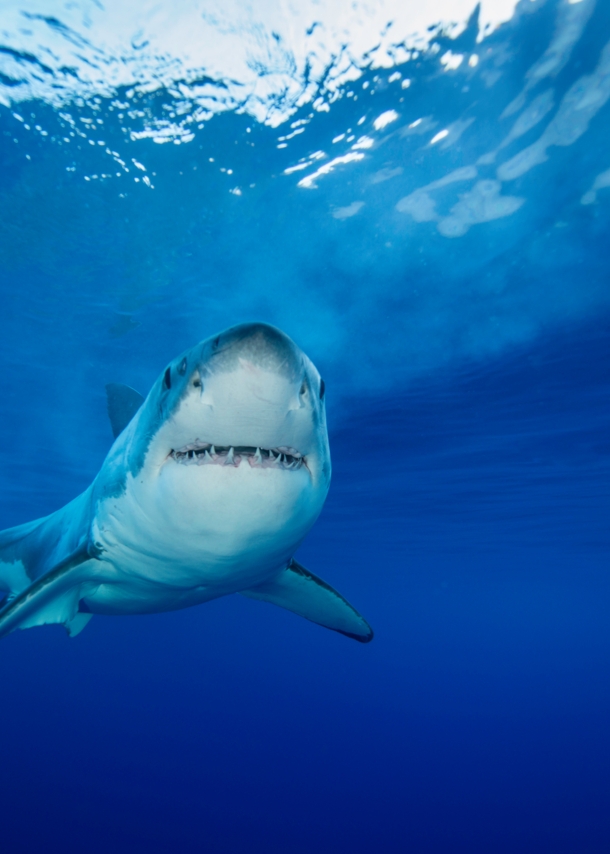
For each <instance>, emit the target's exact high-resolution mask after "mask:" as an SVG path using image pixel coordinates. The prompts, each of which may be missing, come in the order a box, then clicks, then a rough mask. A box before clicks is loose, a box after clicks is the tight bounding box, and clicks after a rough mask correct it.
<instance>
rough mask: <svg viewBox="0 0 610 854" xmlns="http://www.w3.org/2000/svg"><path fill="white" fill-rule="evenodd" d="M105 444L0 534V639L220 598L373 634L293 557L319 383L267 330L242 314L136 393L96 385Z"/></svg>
mask: <svg viewBox="0 0 610 854" xmlns="http://www.w3.org/2000/svg"><path fill="white" fill-rule="evenodd" d="M108 395H109V396H108V405H109V414H110V417H111V422H112V425H113V430H114V433H115V437H116V438H115V442H114V444H113V446H112V448H111V449H110V452H109V454H108V456H107V457H106V460H105V461H104V463H103V465H102V467H101V469H100V472H99V474H98V475H97V477H96V478H95V480H94V481H93V483H92V484H91V486H90V487H89V488H88V489H87V490H86V491H85V492H84V493H83V494H82V495H80V496H78V497H77V498H76V499H74V500H73V501H72V502H70V503H69V504H67V505H66V506H65V507H63V508H61V509H60V510H58V511H57V512H55V513H53V514H51V515H50V516H47V517H45V518H43V519H37V520H35V521H33V522H29V523H26V524H25V525H20V526H18V527H16V528H10V529H8V530H6V531H2V532H0V590H3V591H5V592H6V593H7V596H6V598H5V600H4V602H3V603H2V607H1V610H0V637H2V636H4V635H6V634H8V633H10V632H12V631H13V630H14V629H16V628H21V629H23V628H30V627H32V626H37V625H43V624H48V623H60V624H62V625H64V626H65V627H66V629H67V631H68V633H69V634H71V635H75V634H78V632H80V631H81V630H82V629H83V628H84V627H85V626H86V624H87V623H88V621H89V620H90V619H91V617H92V616H93V615H94V614H115V615H116V614H142V613H153V612H160V611H169V610H176V609H180V608H185V607H189V606H192V605H197V604H200V603H202V602H206V601H209V600H211V599H215V598H218V597H219V596H225V595H228V594H231V593H242V594H244V595H246V596H249V597H251V598H254V599H260V600H263V601H267V602H271V603H273V604H276V605H279V606H281V607H284V608H287V609H288V610H291V611H294V612H295V613H297V614H300V615H301V616H303V617H305V618H307V619H309V620H312V621H313V622H316V623H319V624H321V625H323V626H326V627H327V628H331V629H334V630H335V631H338V632H341V633H342V634H345V635H348V636H349V637H353V638H354V639H356V640H359V641H361V642H363V643H366V642H368V641H370V640H371V639H372V637H373V632H372V630H371V628H370V626H369V625H368V623H367V622H366V621H365V620H364V618H363V617H361V616H360V614H359V613H358V612H357V611H356V610H355V609H354V608H353V607H352V606H351V605H350V604H349V603H348V602H347V601H346V600H345V599H344V598H343V597H342V596H341V595H340V594H339V593H337V591H335V590H334V589H333V588H332V587H330V585H328V584H326V583H325V582H324V581H322V580H321V579H319V578H317V577H316V576H315V575H313V573H310V572H308V571H307V570H306V569H305V568H304V567H302V566H300V564H298V563H297V562H296V561H295V560H294V557H293V555H294V552H295V550H296V548H297V547H298V545H299V544H300V543H301V541H302V540H303V538H304V537H305V535H306V534H307V532H308V531H309V529H310V528H311V526H312V525H313V523H314V522H315V520H316V518H317V517H318V515H319V513H320V511H321V509H322V506H323V504H324V501H325V499H326V495H327V492H328V488H329V485H330V476H331V464H330V453H329V447H328V436H327V430H326V418H325V409H324V382H323V380H322V379H321V377H320V375H319V373H318V371H317V370H316V368H315V366H314V365H313V364H312V362H311V361H310V360H309V359H308V358H307V356H306V355H305V354H304V353H303V352H302V351H301V350H300V349H299V348H298V347H297V346H296V345H295V344H294V342H293V341H291V339H290V338H288V337H287V336H286V335H284V333H282V332H281V331H280V330H278V329H276V328H275V327H272V326H268V325H266V324H259V323H257V324H242V325H240V326H236V327H232V328H230V329H228V330H226V331H225V332H223V333H221V334H220V335H217V336H214V337H212V338H209V339H207V340H206V341H203V342H202V343H200V344H199V345H197V346H196V347H194V348H193V349H191V350H189V351H186V352H184V353H182V354H180V356H178V357H177V358H176V359H174V360H173V361H172V363H171V364H170V365H168V367H167V368H166V369H165V370H164V371H163V373H162V374H161V376H160V377H159V378H158V380H157V381H156V383H155V384H154V386H153V388H152V389H151V391H150V393H149V394H148V397H147V398H146V399H145V400H144V398H142V397H141V396H140V395H139V394H138V393H137V392H135V391H134V390H133V389H129V388H128V387H126V386H117V385H113V386H109V387H108Z"/></svg>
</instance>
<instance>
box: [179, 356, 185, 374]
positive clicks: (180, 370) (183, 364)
mask: <svg viewBox="0 0 610 854" xmlns="http://www.w3.org/2000/svg"><path fill="white" fill-rule="evenodd" d="M178 373H179V374H180V376H181V377H183V376H184V375H185V373H186V357H185V358H184V359H183V360H182V361H181V362H180V365H179V367H178Z"/></svg>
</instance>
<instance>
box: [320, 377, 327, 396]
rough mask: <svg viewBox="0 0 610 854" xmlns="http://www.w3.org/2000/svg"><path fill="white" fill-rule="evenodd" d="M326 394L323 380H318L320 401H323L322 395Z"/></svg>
mask: <svg viewBox="0 0 610 854" xmlns="http://www.w3.org/2000/svg"><path fill="white" fill-rule="evenodd" d="M325 392H326V383H325V382H324V380H320V400H324V394H325Z"/></svg>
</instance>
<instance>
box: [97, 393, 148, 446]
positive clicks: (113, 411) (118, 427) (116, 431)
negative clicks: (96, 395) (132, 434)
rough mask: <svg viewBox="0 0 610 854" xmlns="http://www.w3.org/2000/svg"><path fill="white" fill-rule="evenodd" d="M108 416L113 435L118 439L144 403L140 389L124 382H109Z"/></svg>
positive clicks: (107, 397) (107, 394)
mask: <svg viewBox="0 0 610 854" xmlns="http://www.w3.org/2000/svg"><path fill="white" fill-rule="evenodd" d="M106 402H107V404H108V417H109V418H110V426H111V427H112V435H113V436H114V438H115V439H116V437H117V436H119V435H120V434H121V433H122V432H123V430H124V429H125V427H127V425H128V424H129V422H130V421H131V419H132V418H133V416H134V415H135V414H136V412H137V411H138V409H139V408H140V407H141V406H142V404H143V403H144V398H143V397H142V395H141V394H140V392H139V391H136V390H135V388H131V386H128V385H123V383H108V385H107V386H106Z"/></svg>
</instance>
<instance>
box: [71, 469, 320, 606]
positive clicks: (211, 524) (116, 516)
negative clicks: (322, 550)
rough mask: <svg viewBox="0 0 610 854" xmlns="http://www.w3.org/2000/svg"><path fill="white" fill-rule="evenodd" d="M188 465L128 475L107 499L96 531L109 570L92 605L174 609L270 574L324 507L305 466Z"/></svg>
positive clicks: (282, 563) (244, 586)
mask: <svg viewBox="0 0 610 854" xmlns="http://www.w3.org/2000/svg"><path fill="white" fill-rule="evenodd" d="M185 468H186V467H185V466H178V465H176V466H173V467H172V468H169V467H168V469H167V471H165V472H163V473H162V476H161V477H159V478H158V480H157V481H156V482H155V483H153V484H151V485H150V487H149V488H146V489H145V488H143V487H144V486H147V485H146V484H134V483H133V482H132V483H130V482H129V481H128V484H127V490H126V492H125V493H124V494H123V495H122V496H121V497H119V498H111V499H108V500H107V501H105V502H104V503H103V505H100V507H99V508H98V513H97V515H96V522H95V523H94V537H95V541H96V542H97V543H98V544H99V545H100V546H101V548H102V550H103V552H102V561H103V563H104V564H105V567H106V570H107V571H106V572H104V573H103V575H104V577H105V578H107V579H108V580H107V581H104V583H102V584H100V586H99V588H98V589H97V591H95V593H92V595H91V596H90V597H89V598H88V599H87V605H88V606H89V607H90V609H91V610H92V611H94V612H96V613H150V612H154V611H165V610H174V609H177V608H183V607H188V606H189V605H194V604H197V603H199V602H205V601H209V600H210V599H214V598H217V597H218V596H224V595H226V594H228V593H235V592H239V591H240V590H245V589H248V588H250V587H254V586H256V585H257V584H262V583H263V582H265V581H267V580H268V579H269V578H271V577H273V576H274V575H275V574H277V573H278V572H279V571H281V569H282V568H283V567H285V566H286V564H287V563H288V561H289V560H290V558H291V557H292V555H293V553H294V550H295V549H296V547H297V546H298V544H299V543H300V541H301V540H302V538H303V537H304V536H305V534H306V533H307V531H308V530H309V528H310V527H311V524H312V523H313V521H314V519H315V518H316V516H317V512H318V511H317V507H315V506H312V502H311V496H310V495H309V494H308V485H309V484H308V475H307V474H306V473H303V474H301V473H300V472H280V473H277V472H271V473H270V475H271V477H270V476H268V475H267V473H266V472H265V473H263V475H262V477H261V476H260V474H261V473H260V472H255V473H254V476H253V473H252V471H251V470H249V469H245V468H244V469H243V470H242V467H241V466H240V468H239V469H231V470H229V471H226V470H225V471H223V470H222V469H220V470H218V467H213V466H210V467H208V471H204V472H203V476H202V469H203V468H205V467H201V468H200V469H199V471H197V470H195V472H194V474H195V475H196V478H191V479H190V480H189V477H185V472H184V469H185ZM189 468H192V467H189ZM210 470H211V471H210ZM186 474H187V475H190V474H191V473H190V472H188V470H187V473H186ZM278 474H279V475H280V477H279V478H278V477H277V475H278ZM274 476H275V479H274Z"/></svg>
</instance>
